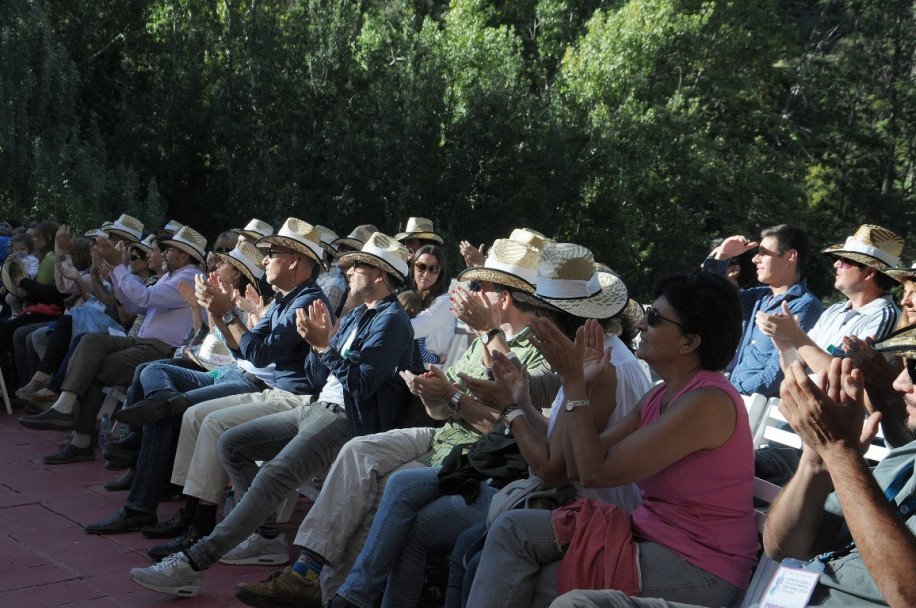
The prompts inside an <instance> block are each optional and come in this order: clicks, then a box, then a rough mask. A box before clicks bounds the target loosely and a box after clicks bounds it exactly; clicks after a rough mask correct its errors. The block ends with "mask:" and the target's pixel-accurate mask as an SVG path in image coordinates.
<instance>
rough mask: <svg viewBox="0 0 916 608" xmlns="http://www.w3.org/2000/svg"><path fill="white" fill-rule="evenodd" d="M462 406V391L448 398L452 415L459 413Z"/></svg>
mask: <svg viewBox="0 0 916 608" xmlns="http://www.w3.org/2000/svg"><path fill="white" fill-rule="evenodd" d="M460 404H461V391H456V392H455V394H454V395H452V396H451V397H449V398H448V409H449V411H450V412H451V413H453V414H457V413H458V406H459V405H460Z"/></svg>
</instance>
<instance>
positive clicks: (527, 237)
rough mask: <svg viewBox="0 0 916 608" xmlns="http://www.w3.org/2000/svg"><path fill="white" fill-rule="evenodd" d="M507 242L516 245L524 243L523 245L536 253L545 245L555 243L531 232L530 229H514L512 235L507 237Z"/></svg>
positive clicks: (548, 238) (536, 232)
mask: <svg viewBox="0 0 916 608" xmlns="http://www.w3.org/2000/svg"><path fill="white" fill-rule="evenodd" d="M509 240H510V241H515V242H516V243H524V244H525V245H529V246H531V247H534V248H535V249H537V250H538V251H540V250H541V249H543V248H544V247H546V246H547V245H553V244H555V243H556V241H555V240H553V239H552V238H550V237H547V236H544V235H543V234H541V233H540V232H538V231H537V230H532V229H531V228H516V229H515V230H513V231H512V234H510V235H509Z"/></svg>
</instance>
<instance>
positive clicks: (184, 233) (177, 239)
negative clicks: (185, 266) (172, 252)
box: [162, 226, 207, 264]
mask: <svg viewBox="0 0 916 608" xmlns="http://www.w3.org/2000/svg"><path fill="white" fill-rule="evenodd" d="M162 243H163V244H164V245H168V246H170V247H177V248H179V249H181V250H182V251H184V252H185V253H188V254H189V255H190V256H191V257H193V258H195V259H197V260H198V261H199V262H200V263H201V264H205V263H206V262H205V260H206V259H207V239H205V238H204V237H203V236H201V234H200V233H199V232H197V231H196V230H194V229H193V228H191V227H190V226H182V227H181V229H179V230H178V232H176V233H175V234H174V235H173V236H172V237H171V238H168V239H164V240H163V241H162Z"/></svg>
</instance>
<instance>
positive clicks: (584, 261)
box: [514, 243, 630, 319]
mask: <svg viewBox="0 0 916 608" xmlns="http://www.w3.org/2000/svg"><path fill="white" fill-rule="evenodd" d="M514 295H515V297H517V298H518V299H519V300H520V301H522V302H527V303H529V304H532V305H534V306H542V307H543V306H545V305H546V307H548V308H553V309H559V310H561V311H563V312H567V313H569V314H571V315H575V316H577V317H582V318H584V319H605V318H607V317H613V316H614V315H616V314H618V313H620V312H621V311H622V310H624V309H625V308H626V307H627V303H628V302H629V299H630V297H629V293H628V291H627V286H626V285H625V284H624V282H623V280H622V279H621V278H620V277H619V276H617V275H616V274H614V273H612V272H601V273H599V272H598V271H597V270H596V268H595V258H594V256H592V252H591V251H589V250H588V249H586V248H585V247H583V246H581V245H576V244H574V243H557V244H555V245H548V246H547V247H545V248H544V249H542V250H541V252H540V253H539V254H538V276H537V289H536V290H535V292H534V294H528V293H518V294H514Z"/></svg>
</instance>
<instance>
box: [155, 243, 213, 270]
mask: <svg viewBox="0 0 916 608" xmlns="http://www.w3.org/2000/svg"><path fill="white" fill-rule="evenodd" d="M162 244H163V245H168V246H169V247H177V248H178V249H181V250H182V251H184V252H185V253H187V254H188V255H189V256H191V257H192V258H194V259H195V260H197V261H198V262H200V263H201V264H206V263H207V258H206V254H204V253H201V252H200V251H198V250H197V249H196V248H194V247H192V246H190V245H188V244H187V243H182V242H181V241H173V240H172V239H165V240H163V241H162Z"/></svg>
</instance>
